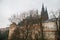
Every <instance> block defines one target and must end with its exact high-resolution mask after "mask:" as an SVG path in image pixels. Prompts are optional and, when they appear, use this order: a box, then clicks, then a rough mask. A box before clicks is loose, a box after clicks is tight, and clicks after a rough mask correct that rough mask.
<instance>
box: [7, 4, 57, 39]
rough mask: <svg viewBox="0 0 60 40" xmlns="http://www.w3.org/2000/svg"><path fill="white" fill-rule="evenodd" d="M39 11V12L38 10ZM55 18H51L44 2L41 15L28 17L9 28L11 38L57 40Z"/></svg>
mask: <svg viewBox="0 0 60 40" xmlns="http://www.w3.org/2000/svg"><path fill="white" fill-rule="evenodd" d="M36 13H38V12H36ZM55 21H56V20H55V19H54V20H53V19H49V17H48V11H47V8H44V4H42V10H41V15H38V16H36V17H31V15H30V16H29V17H27V18H26V19H24V20H23V21H21V22H19V23H18V24H16V23H12V24H11V25H10V28H9V38H8V39H9V40H18V39H20V40H57V37H56V31H57V29H56V28H57V26H56V23H55Z"/></svg>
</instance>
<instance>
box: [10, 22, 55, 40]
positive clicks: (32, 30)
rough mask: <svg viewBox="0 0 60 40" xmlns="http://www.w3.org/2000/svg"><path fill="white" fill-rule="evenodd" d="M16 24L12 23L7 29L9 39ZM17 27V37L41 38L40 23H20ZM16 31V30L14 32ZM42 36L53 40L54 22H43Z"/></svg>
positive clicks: (29, 39) (36, 39) (37, 39)
mask: <svg viewBox="0 0 60 40" xmlns="http://www.w3.org/2000/svg"><path fill="white" fill-rule="evenodd" d="M16 27H17V26H16V24H12V25H11V26H10V30H9V39H11V37H12V36H13V35H12V34H13V33H14V30H15V29H16ZM18 29H19V34H17V35H19V38H20V39H24V40H26V39H28V40H41V38H42V34H41V27H40V24H39V23H38V24H33V25H27V26H26V25H22V26H18ZM15 33H16V32H15ZM43 35H44V36H43V37H44V39H46V40H55V39H56V37H55V36H56V24H55V22H45V23H43Z"/></svg>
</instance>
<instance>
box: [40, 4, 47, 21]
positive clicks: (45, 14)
mask: <svg viewBox="0 0 60 40" xmlns="http://www.w3.org/2000/svg"><path fill="white" fill-rule="evenodd" d="M41 19H42V21H46V20H47V19H48V12H47V8H46V9H45V8H44V4H42V11H41Z"/></svg>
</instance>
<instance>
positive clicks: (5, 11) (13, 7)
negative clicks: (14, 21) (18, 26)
mask: <svg viewBox="0 0 60 40" xmlns="http://www.w3.org/2000/svg"><path fill="white" fill-rule="evenodd" d="M42 3H44V5H45V6H46V7H47V9H48V11H51V10H57V9H59V8H60V0H0V28H2V27H8V26H9V23H10V22H9V20H8V19H9V17H10V16H11V15H13V14H14V13H15V14H16V13H17V12H18V13H20V12H23V11H27V10H31V9H38V10H41V6H42Z"/></svg>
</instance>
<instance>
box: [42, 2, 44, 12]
mask: <svg viewBox="0 0 60 40" xmlns="http://www.w3.org/2000/svg"><path fill="white" fill-rule="evenodd" d="M42 11H44V3H42Z"/></svg>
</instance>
